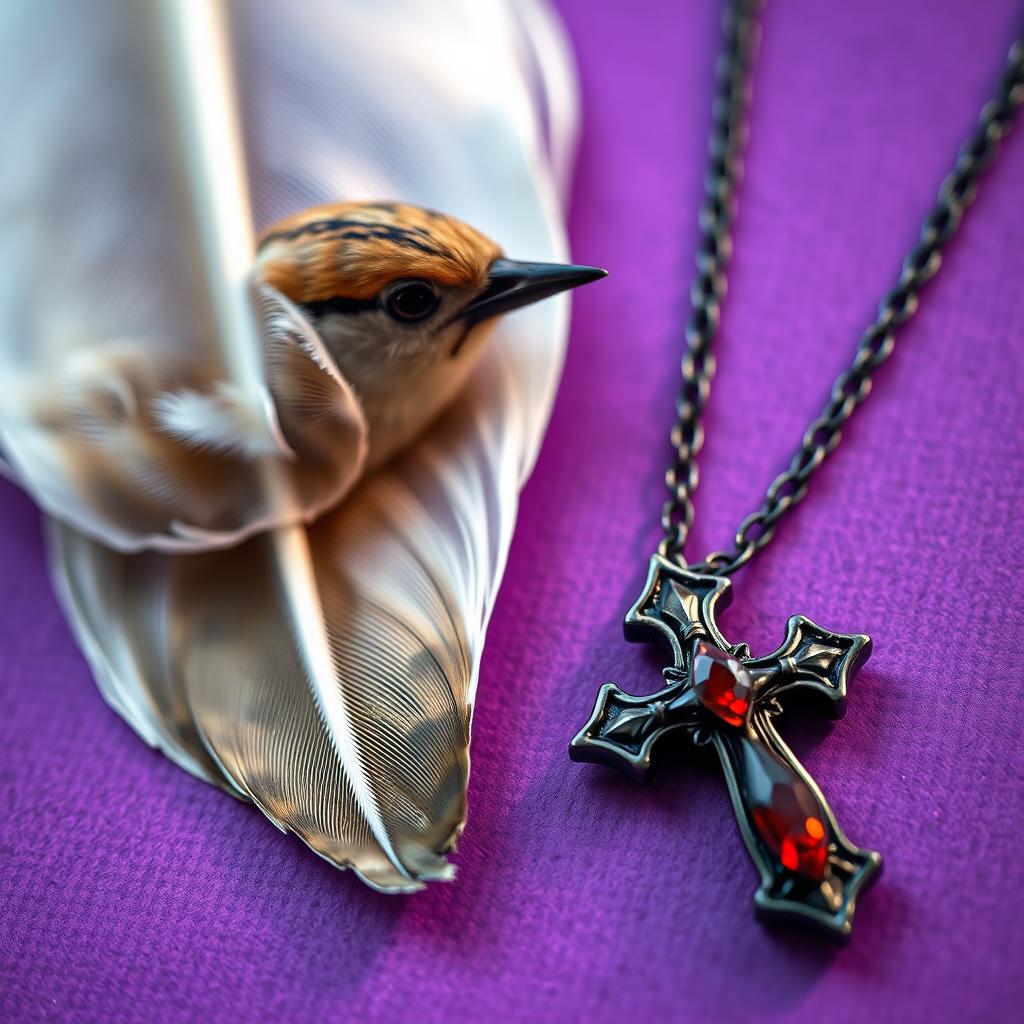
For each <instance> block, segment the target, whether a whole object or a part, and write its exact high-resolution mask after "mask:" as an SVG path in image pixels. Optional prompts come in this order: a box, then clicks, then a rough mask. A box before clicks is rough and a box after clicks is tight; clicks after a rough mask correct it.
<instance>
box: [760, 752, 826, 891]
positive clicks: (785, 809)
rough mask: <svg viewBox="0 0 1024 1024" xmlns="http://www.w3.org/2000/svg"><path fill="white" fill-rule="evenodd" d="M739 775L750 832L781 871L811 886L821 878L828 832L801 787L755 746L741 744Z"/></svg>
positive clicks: (808, 793) (800, 782) (815, 803)
mask: <svg viewBox="0 0 1024 1024" xmlns="http://www.w3.org/2000/svg"><path fill="white" fill-rule="evenodd" d="M744 777H745V784H746V787H747V799H748V800H749V802H750V809H751V815H752V817H753V822H754V828H755V829H757V833H758V835H759V836H760V837H761V839H762V840H763V841H764V844H765V845H766V846H767V847H768V849H769V850H771V852H772V853H774V854H775V856H776V857H778V858H779V862H780V863H781V864H782V866H783V867H784V868H787V869H788V870H790V871H794V872H796V873H797V874H799V875H803V876H804V877H805V878H809V879H810V880H811V881H812V882H820V881H821V880H822V879H823V878H824V877H825V870H826V867H827V866H828V834H827V831H826V828H825V823H824V821H823V820H822V814H821V808H820V807H819V806H818V801H817V800H815V798H814V794H813V793H812V792H811V790H810V788H809V787H808V785H807V783H805V782H804V781H803V779H801V778H800V777H799V776H798V775H796V774H794V773H792V772H790V771H788V770H787V769H785V768H783V767H782V766H781V765H780V764H779V763H778V762H777V761H776V760H775V759H774V758H773V757H772V756H771V754H770V752H769V751H768V750H767V749H766V748H765V747H763V746H762V745H761V744H757V745H754V744H747V745H745V746H744Z"/></svg>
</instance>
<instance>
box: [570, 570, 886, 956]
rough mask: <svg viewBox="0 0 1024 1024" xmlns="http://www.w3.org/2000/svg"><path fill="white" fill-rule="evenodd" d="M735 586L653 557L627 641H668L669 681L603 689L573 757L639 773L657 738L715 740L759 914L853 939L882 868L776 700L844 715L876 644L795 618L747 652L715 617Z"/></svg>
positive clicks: (631, 615) (647, 763)
mask: <svg viewBox="0 0 1024 1024" xmlns="http://www.w3.org/2000/svg"><path fill="white" fill-rule="evenodd" d="M729 586H730V583H729V581H728V580H726V579H722V578H720V577H717V576H701V575H698V574H696V573H691V572H687V571H685V570H683V569H680V568H679V567H678V566H676V565H674V564H673V563H672V562H669V561H667V560H666V559H664V558H662V557H661V556H659V555H655V556H654V557H653V558H652V559H651V565H650V572H649V574H648V577H647V584H646V586H645V588H644V592H643V594H642V595H641V596H640V599H639V600H638V601H637V602H636V604H635V605H633V607H632V608H631V609H630V610H629V613H628V614H627V615H626V622H625V630H626V639H627V640H638V641H649V640H653V639H661V640H667V641H668V643H669V645H670V646H671V648H672V654H673V665H672V667H671V668H666V669H664V675H665V680H666V682H667V684H668V685H667V686H665V688H664V689H662V690H659V691H658V692H657V693H655V694H653V695H652V696H649V697H634V696H632V695H631V694H628V693H625V692H624V691H622V690H620V689H619V688H618V687H617V686H616V685H615V684H614V683H606V684H605V685H604V686H602V687H601V691H600V693H599V694H598V698H597V703H596V705H595V707H594V713H593V714H592V715H591V717H590V721H589V722H587V724H586V725H585V726H584V727H583V729H582V730H581V731H580V732H579V733H578V734H577V735H576V737H575V738H574V739H573V741H572V744H571V745H570V747H569V754H570V756H571V757H572V759H573V760H574V761H595V762H603V763H606V764H612V765H615V766H617V767H621V768H625V769H627V770H628V771H629V772H631V773H632V774H633V775H635V776H636V777H638V778H640V779H645V778H646V777H647V775H648V773H649V772H650V769H651V755H652V753H653V750H654V747H655V745H656V744H657V743H658V742H659V741H660V740H661V739H662V737H664V736H666V735H668V734H669V733H672V732H676V733H679V734H685V735H688V736H689V737H690V739H692V740H693V741H694V742H695V743H697V744H698V745H705V744H711V745H712V746H714V748H715V750H716V751H717V753H718V756H719V758H720V760H721V762H722V768H723V769H724V771H725V777H726V780H727V782H728V784H729V793H730V795H731V797H732V803H733V808H734V809H735V811H736V821H737V823H738V825H739V828H740V833H741V834H742V836H743V841H744V842H745V843H746V846H747V850H748V852H749V853H750V856H751V859H752V860H753V861H754V864H755V865H756V867H757V869H758V871H759V872H760V874H761V885H760V887H759V888H758V890H757V892H756V893H755V895H754V904H755V907H756V909H757V911H758V913H759V914H761V915H763V916H767V917H788V918H799V919H801V920H803V921H806V922H810V923H812V924H815V925H818V926H820V927H822V928H824V929H825V930H826V931H828V932H830V933H832V934H833V935H835V936H837V937H839V938H846V937H847V936H848V935H849V934H850V930H851V928H852V925H853V913H854V907H855V902H856V898H857V893H858V892H859V891H860V889H861V888H863V887H864V886H865V885H866V884H867V883H868V882H869V881H871V880H872V879H873V877H874V876H875V875H876V873H877V872H878V870H879V869H880V867H881V864H882V859H881V857H880V856H879V855H878V854H877V853H875V852H874V851H872V850H862V849H859V848H858V847H856V846H853V845H852V844H851V843H850V841H849V840H848V839H847V838H846V836H845V835H843V833H842V831H841V830H840V828H839V825H838V824H837V823H836V819H835V817H834V816H833V814H832V810H831V809H830V807H829V806H828V804H827V803H826V802H825V798H824V796H822V793H821V790H819V789H818V787H817V786H816V785H815V783H814V780H813V779H812V778H811V777H810V775H808V774H807V772H806V771H805V769H804V768H803V766H802V765H801V764H800V762H799V761H797V759H796V758H795V757H794V756H793V753H792V751H791V750H790V749H789V747H787V746H786V744H785V743H784V742H783V740H782V737H781V736H779V734H778V733H777V732H776V730H775V725H774V722H773V719H774V718H775V716H776V715H778V714H780V713H781V711H782V706H781V704H780V698H781V697H783V696H784V695H786V694H788V693H792V692H794V691H800V690H802V691H805V692H810V693H816V694H818V695H820V696H822V697H825V698H827V701H828V704H827V706H828V707H829V709H830V710H831V713H832V715H833V717H839V716H840V715H841V714H842V713H843V710H844V704H845V699H846V683H847V680H848V679H850V678H852V677H853V675H854V674H855V673H856V671H857V669H858V668H859V666H860V665H861V664H862V663H863V662H864V661H865V660H866V659H867V657H868V654H869V653H870V651H871V641H870V639H869V638H868V637H866V636H864V635H862V634H857V633H852V634H846V633H830V632H829V631H828V630H825V629H822V628H821V627H820V626H816V625H815V624H814V623H813V622H811V620H810V619H806V618H804V617H803V616H802V615H794V616H793V617H792V618H791V619H790V620H789V622H788V624H787V628H786V639H785V641H784V642H783V644H782V646H781V647H780V648H779V649H778V650H777V651H774V652H773V653H772V654H769V655H768V656H767V657H764V658H751V657H750V651H749V649H748V648H747V645H746V644H738V645H735V646H734V645H731V644H729V643H728V642H727V641H726V640H725V638H724V637H723V636H722V634H721V632H719V629H718V625H717V624H716V622H715V610H716V606H721V607H725V605H726V604H727V603H728V600H729V597H730V594H729Z"/></svg>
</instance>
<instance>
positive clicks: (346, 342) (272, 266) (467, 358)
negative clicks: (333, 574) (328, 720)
mask: <svg viewBox="0 0 1024 1024" xmlns="http://www.w3.org/2000/svg"><path fill="white" fill-rule="evenodd" d="M257 271H258V273H259V275H260V276H261V277H262V278H263V280H264V281H266V282H267V283H268V284H270V285H271V286H273V287H274V288H276V289H277V290H278V291H280V292H281V293H282V294H284V295H285V296H286V297H287V298H288V299H290V300H291V301H292V302H293V303H294V304H295V305H296V306H298V308H299V310H300V311H301V312H302V313H303V315H304V316H305V317H306V318H307V319H308V320H309V322H310V324H311V325H312V326H313V328H314V329H315V330H316V331H317V333H318V334H319V336H320V337H321V339H322V340H323V342H324V345H325V347H326V349H327V350H328V352H329V353H330V354H331V356H332V358H333V359H334V360H335V362H336V364H337V367H338V369H339V370H340V372H341V373H342V375H343V376H344V377H345V378H346V379H347V380H348V382H349V383H350V384H351V385H352V387H353V389H354V390H355V392H356V395H357V396H358V398H359V400H360V402H361V404H362V405H363V409H364V413H365V415H366V418H367V422H368V424H369V435H370V436H369V441H370V461H371V463H379V462H381V461H383V459H384V458H386V457H387V456H389V455H390V454H392V453H393V452H394V451H396V450H397V449H398V448H400V447H402V446H403V445H404V444H405V443H407V442H408V441H409V440H412V439H413V437H415V436H416V434H418V433H419V432H420V431H421V430H422V429H423V428H424V427H425V426H426V425H427V423H428V422H429V421H430V420H432V419H433V418H434V416H436V415H437V413H438V412H439V411H440V410H441V408H443V407H444V406H445V405H446V404H447V403H448V402H449V401H450V400H451V399H452V398H453V397H454V395H455V394H456V393H457V391H458V389H459V387H460V386H461V384H462V383H463V382H464V381H465V379H466V377H467V375H468V372H469V370H470V368H471V367H472V365H473V364H474V363H475V362H476V359H477V358H478V356H479V354H480V352H481V351H482V348H483V343H484V341H485V339H486V337H487V335H488V334H489V331H490V328H491V327H492V326H493V324H494V322H495V318H496V317H498V316H499V315H500V314H503V313H508V312H510V311H512V310H514V309H518V308H520V307H522V306H525V305H528V304H529V303H532V302H536V301H538V300H539V299H544V298H548V297H549V296H551V295H555V294H557V293H559V292H562V291H566V290H567V289H569V288H575V287H577V286H578V285H581V284H586V283H587V282H589V281H595V280H597V279H598V278H600V277H604V275H605V272H604V271H603V270H598V269H596V268H594V267H581V266H572V265H562V264H552V263H528V262H520V261H516V260H510V259H506V258H505V256H504V254H503V253H502V250H501V249H500V248H499V247H498V246H497V245H496V244H495V243H494V242H492V241H491V240H490V239H489V238H487V237H486V236H485V235H483V234H481V233H480V232H479V231H477V230H476V229H475V228H473V227H470V226H469V225H468V224H465V223H463V222H462V221H459V220H456V219H455V218H454V217H449V216H447V215H445V214H442V213H437V212H436V211H433V210H428V209H424V208H422V207H418V206H412V205H409V204H405V203H337V204H331V205H327V206H319V207H314V208H312V209H309V210H304V211H303V212H301V213H299V214H296V215H294V216H292V217H288V218H286V219H284V220H282V221H279V222H277V223H276V224H274V225H272V226H271V227H270V228H268V229H267V231H266V232H264V234H263V235H262V237H261V239H260V242H259V252H258V260H257Z"/></svg>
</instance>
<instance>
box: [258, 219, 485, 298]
mask: <svg viewBox="0 0 1024 1024" xmlns="http://www.w3.org/2000/svg"><path fill="white" fill-rule="evenodd" d="M501 255H502V251H501V248H500V247H499V246H498V245H496V244H495V243H494V242H492V241H491V240H490V239H489V238H487V237H486V236H485V235H483V234H481V233H480V232H479V231H477V230H476V229H475V228H472V227H470V226H469V225H468V224H464V223H463V222H462V221H460V220H456V219H455V218H454V217H450V216H448V215H447V214H442V213H437V212H436V211H434V210H427V209H423V208H422V207H419V206H411V205H409V204H407V203H328V204H326V205H323V206H314V207H312V208H310V209H307V210H303V211H302V212H300V213H297V214H294V215H293V216H291V217H286V218H284V219H283V220H280V221H278V222H277V223H276V224H273V225H271V227H269V228H268V229H267V230H266V231H265V232H264V233H263V235H262V236H261V238H260V242H259V263H260V274H261V276H262V277H263V279H264V280H265V281H266V282H267V283H268V284H270V285H272V286H273V287H275V288H277V289H278V290H279V291H281V292H282V293H284V294H285V295H287V296H288V298H290V299H291V300H292V301H293V302H295V303H298V304H299V305H304V304H306V303H310V302H318V301H322V300H325V299H331V298H336V297H339V296H341V297H345V298H350V299H369V298H372V297H373V296H374V295H376V294H377V293H378V292H380V290H381V289H382V288H383V287H385V286H386V285H387V284H389V283H390V282H391V281H393V280H395V279H396V278H423V279H426V280H428V281H433V282H434V283H436V284H438V285H444V286H450V287H455V288H478V287H482V286H483V284H484V282H485V281H486V279H487V268H488V267H489V266H490V264H491V263H492V262H493V261H494V260H495V259H497V258H498V257H499V256H501Z"/></svg>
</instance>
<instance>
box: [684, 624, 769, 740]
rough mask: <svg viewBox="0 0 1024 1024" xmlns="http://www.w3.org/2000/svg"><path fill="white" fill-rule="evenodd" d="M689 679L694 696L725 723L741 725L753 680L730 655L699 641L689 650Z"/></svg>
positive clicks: (748, 704)
mask: <svg viewBox="0 0 1024 1024" xmlns="http://www.w3.org/2000/svg"><path fill="white" fill-rule="evenodd" d="M690 678H691V679H692V681H693V690H694V693H696V694H697V699H698V700H699V701H700V702H701V704H703V705H704V707H706V708H707V709H708V710H709V711H713V712H714V713H715V714H716V715H718V717H719V718H721V719H722V721H723V722H726V723H728V724H729V725H742V724H743V723H744V722H745V721H746V719H747V712H748V711H749V710H750V695H751V690H752V689H753V680H752V679H751V678H750V673H749V672H748V671H747V670H746V669H745V668H744V667H743V665H742V664H740V662H738V661H737V660H736V659H735V658H733V657H732V656H731V655H729V654H727V653H726V652H725V651H723V650H721V649H719V648H718V647H712V646H711V644H706V643H704V642H703V641H701V640H698V641H697V644H696V646H695V647H694V649H693V663H692V665H691V666H690Z"/></svg>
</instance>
